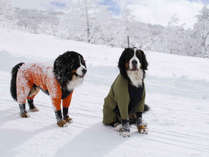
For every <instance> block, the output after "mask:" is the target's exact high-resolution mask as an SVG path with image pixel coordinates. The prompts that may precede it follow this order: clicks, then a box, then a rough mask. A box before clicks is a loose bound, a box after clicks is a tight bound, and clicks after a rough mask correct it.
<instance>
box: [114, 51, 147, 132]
mask: <svg viewBox="0 0 209 157" xmlns="http://www.w3.org/2000/svg"><path fill="white" fill-rule="evenodd" d="M118 67H119V70H120V74H121V75H122V76H123V77H124V78H125V79H127V80H128V82H129V85H128V93H129V96H130V103H129V123H130V124H132V123H135V124H136V126H137V129H138V131H139V133H147V130H146V124H145V123H143V122H142V113H144V112H146V111H148V110H149V109H150V108H149V106H148V105H146V104H144V101H145V85H144V79H145V73H146V70H147V67H148V62H147V59H146V56H145V53H144V52H143V51H142V50H140V49H136V48H126V49H125V50H124V51H123V53H122V54H121V56H120V59H119V63H118ZM139 102H142V103H140V104H138V103H139ZM137 105H140V106H141V108H144V109H143V110H142V111H140V112H139V111H137V109H136V108H137V107H136V106H137ZM142 106H143V107H142ZM133 113H134V114H133ZM123 123H124V124H123ZM127 124H128V122H127V121H126V120H125V121H122V125H123V127H124V128H123V129H124V130H125V131H127V130H129V127H127V128H126V129H127V130H126V129H125V127H126V126H129V124H128V125H127ZM128 132H129V131H128Z"/></svg>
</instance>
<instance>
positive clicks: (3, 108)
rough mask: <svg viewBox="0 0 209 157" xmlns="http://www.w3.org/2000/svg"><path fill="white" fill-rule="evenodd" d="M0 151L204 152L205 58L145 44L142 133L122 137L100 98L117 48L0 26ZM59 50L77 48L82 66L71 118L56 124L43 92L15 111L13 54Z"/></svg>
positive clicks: (14, 154) (135, 156) (157, 156)
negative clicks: (29, 109) (29, 108)
mask: <svg viewBox="0 0 209 157" xmlns="http://www.w3.org/2000/svg"><path fill="white" fill-rule="evenodd" d="M0 34H1V36H0V93H1V95H0V122H1V123H0V139H1V140H0V155H1V156H4V157H28V156H34V157H41V156H47V157H51V156H53V157H60V156H62V157H63V156H66V157H67V156H72V157H80V156H89V157H99V156H102V157H113V156H114V157H115V156H124V157H126V156H127V157H128V156H131V157H139V156H142V157H144V156H147V157H168V156H169V157H177V156H178V157H196V156H198V157H208V156H209V149H208V148H209V137H208V130H209V109H208V105H209V104H208V102H209V70H208V67H209V62H208V60H207V59H201V58H193V57H182V56H175V55H167V54H162V53H154V52H146V55H147V58H148V61H149V70H148V73H147V77H146V82H145V84H146V89H147V97H146V103H147V104H149V105H150V107H151V111H150V112H148V113H147V114H145V115H144V119H145V121H146V122H147V123H148V125H149V134H148V135H139V134H138V133H136V128H135V127H134V126H133V127H132V128H131V130H132V131H131V132H132V136H131V137H130V138H123V137H121V136H119V134H118V133H117V132H115V131H113V129H111V128H109V127H105V126H103V124H102V122H101V121H102V105H103V99H104V97H105V96H106V94H107V93H108V90H109V88H110V86H111V83H112V82H113V80H114V79H115V77H116V76H117V74H118V69H117V62H118V58H119V56H120V54H121V52H122V49H119V48H110V47H106V46H95V45H90V44H86V43H81V42H75V41H68V40H61V39H58V38H54V37H51V36H45V35H34V34H28V33H24V32H18V31H11V30H5V29H4V30H2V29H0ZM66 50H75V51H78V52H80V53H82V54H83V55H84V57H85V59H86V62H87V66H88V73H87V76H86V78H85V81H84V84H83V85H82V86H80V87H79V88H77V89H76V90H75V93H74V95H73V100H72V103H71V107H70V115H71V117H72V118H73V123H72V124H70V125H69V126H67V127H65V128H58V127H57V126H56V120H55V115H54V112H53V106H52V105H51V102H50V98H49V97H48V96H46V95H44V94H43V93H40V94H39V95H38V96H37V98H36V99H35V103H36V104H37V107H38V108H39V109H40V112H37V113H30V118H28V119H22V118H20V117H19V109H18V106H17V104H16V102H14V101H13V100H12V98H11V96H10V93H9V83H10V70H11V68H12V66H13V65H15V64H16V63H18V62H20V61H24V62H33V61H36V62H47V63H48V64H52V63H53V60H54V59H55V58H56V57H57V56H58V55H59V54H61V53H63V52H64V51H66Z"/></svg>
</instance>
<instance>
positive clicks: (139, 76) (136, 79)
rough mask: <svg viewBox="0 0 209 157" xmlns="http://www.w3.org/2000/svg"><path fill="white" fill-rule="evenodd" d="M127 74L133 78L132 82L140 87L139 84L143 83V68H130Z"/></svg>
mask: <svg viewBox="0 0 209 157" xmlns="http://www.w3.org/2000/svg"><path fill="white" fill-rule="evenodd" d="M127 75H128V77H129V79H130V80H131V83H132V84H133V85H134V86H136V87H139V86H142V83H143V81H142V80H143V77H144V76H143V75H144V73H143V70H141V69H139V70H137V71H130V70H128V71H127Z"/></svg>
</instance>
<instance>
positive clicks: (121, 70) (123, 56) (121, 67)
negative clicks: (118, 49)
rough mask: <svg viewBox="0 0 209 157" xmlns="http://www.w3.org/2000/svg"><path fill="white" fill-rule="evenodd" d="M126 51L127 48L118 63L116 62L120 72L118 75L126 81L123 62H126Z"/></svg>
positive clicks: (127, 49)
mask: <svg viewBox="0 0 209 157" xmlns="http://www.w3.org/2000/svg"><path fill="white" fill-rule="evenodd" d="M127 51H129V48H125V49H124V50H123V52H122V54H121V56H120V58H119V61H118V68H119V70H120V74H121V75H122V76H123V77H124V78H126V79H128V76H127V73H126V67H125V64H126V63H125V62H126V58H125V55H126V53H127Z"/></svg>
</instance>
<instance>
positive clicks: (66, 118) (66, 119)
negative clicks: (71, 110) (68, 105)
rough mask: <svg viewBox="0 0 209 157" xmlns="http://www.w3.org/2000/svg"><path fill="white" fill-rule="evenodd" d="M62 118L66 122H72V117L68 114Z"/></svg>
mask: <svg viewBox="0 0 209 157" xmlns="http://www.w3.org/2000/svg"><path fill="white" fill-rule="evenodd" d="M64 120H65V121H66V122H67V123H71V122H72V118H70V117H69V116H66V117H65V118H64Z"/></svg>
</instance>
